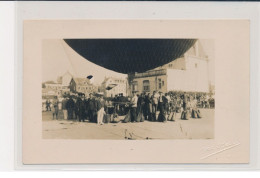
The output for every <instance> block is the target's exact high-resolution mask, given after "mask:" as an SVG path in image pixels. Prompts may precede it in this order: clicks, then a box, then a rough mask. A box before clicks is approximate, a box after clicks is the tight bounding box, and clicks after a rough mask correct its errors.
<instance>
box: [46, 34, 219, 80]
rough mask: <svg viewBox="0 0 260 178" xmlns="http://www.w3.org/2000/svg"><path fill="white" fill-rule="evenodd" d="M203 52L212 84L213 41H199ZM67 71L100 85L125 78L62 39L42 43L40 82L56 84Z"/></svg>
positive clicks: (124, 75)
mask: <svg viewBox="0 0 260 178" xmlns="http://www.w3.org/2000/svg"><path fill="white" fill-rule="evenodd" d="M201 44H202V45H203V49H204V52H205V53H206V54H207V55H208V56H209V59H210V61H209V79H210V81H211V82H212V83H213V84H214V83H215V80H214V79H215V76H214V60H215V58H214V41H213V40H201ZM67 71H69V72H70V73H71V74H72V75H73V76H75V77H82V78H85V77H87V76H88V75H93V76H94V78H95V80H94V83H95V84H101V83H102V82H103V80H104V78H105V77H117V78H126V77H127V75H126V74H121V73H118V72H114V71H111V70H108V69H105V68H103V67H101V66H98V65H96V64H94V63H92V62H90V61H88V60H86V59H85V58H83V57H82V56H80V55H79V54H78V53H76V52H75V51H74V50H73V49H72V48H71V47H70V46H68V45H67V44H66V43H65V42H64V41H63V40H62V39H46V40H43V41H42V74H43V75H42V81H43V82H45V81H54V82H56V80H57V77H58V76H62V75H63V74H65V73H66V72H67Z"/></svg>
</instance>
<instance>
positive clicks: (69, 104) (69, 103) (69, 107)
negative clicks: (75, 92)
mask: <svg viewBox="0 0 260 178" xmlns="http://www.w3.org/2000/svg"><path fill="white" fill-rule="evenodd" d="M74 107H75V103H74V101H73V99H72V98H70V99H69V100H68V101H67V103H66V109H67V110H70V109H74Z"/></svg>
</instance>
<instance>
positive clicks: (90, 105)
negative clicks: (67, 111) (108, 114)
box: [88, 98, 97, 111]
mask: <svg viewBox="0 0 260 178" xmlns="http://www.w3.org/2000/svg"><path fill="white" fill-rule="evenodd" d="M88 110H90V111H97V102H96V100H95V99H93V98H92V99H90V98H89V99H88Z"/></svg>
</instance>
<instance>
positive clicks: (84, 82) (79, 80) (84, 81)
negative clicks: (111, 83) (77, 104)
mask: <svg viewBox="0 0 260 178" xmlns="http://www.w3.org/2000/svg"><path fill="white" fill-rule="evenodd" d="M73 80H74V81H75V82H76V84H77V85H81V86H84V85H85V86H89V85H92V84H90V83H89V80H88V79H86V78H73Z"/></svg>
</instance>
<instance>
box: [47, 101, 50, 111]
mask: <svg viewBox="0 0 260 178" xmlns="http://www.w3.org/2000/svg"><path fill="white" fill-rule="evenodd" d="M46 111H51V102H50V100H49V99H47V100H46Z"/></svg>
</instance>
